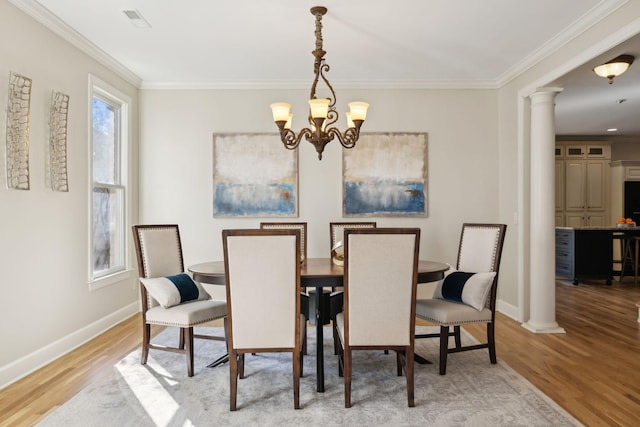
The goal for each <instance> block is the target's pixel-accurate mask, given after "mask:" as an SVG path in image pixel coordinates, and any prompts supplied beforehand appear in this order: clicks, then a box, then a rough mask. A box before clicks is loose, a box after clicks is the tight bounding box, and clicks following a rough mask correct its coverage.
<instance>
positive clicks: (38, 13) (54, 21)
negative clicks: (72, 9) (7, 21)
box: [9, 0, 142, 88]
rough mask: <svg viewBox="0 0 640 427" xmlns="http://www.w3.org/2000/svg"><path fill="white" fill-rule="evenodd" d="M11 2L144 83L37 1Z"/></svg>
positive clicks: (129, 79)
mask: <svg viewBox="0 0 640 427" xmlns="http://www.w3.org/2000/svg"><path fill="white" fill-rule="evenodd" d="M9 3H12V4H13V5H14V6H16V7H17V8H18V9H20V10H22V11H23V12H24V13H26V14H27V15H29V16H30V17H32V18H33V19H35V20H36V21H38V22H39V23H41V24H42V25H44V26H45V27H46V28H48V29H49V30H51V31H53V32H54V33H55V34H57V35H58V36H60V37H62V38H63V39H64V40H66V41H67V42H69V43H71V44H72V45H73V46H75V47H76V48H78V49H80V50H81V51H82V52H84V53H86V54H87V55H89V56H90V57H91V58H93V59H95V60H96V61H98V62H99V63H101V64H102V65H104V66H105V67H107V68H109V69H110V70H111V71H113V72H114V73H116V74H117V75H118V76H120V77H122V78H123V79H124V80H126V81H127V82H129V83H131V84H132V85H134V86H135V87H137V88H139V87H140V85H141V84H142V79H141V78H140V77H139V76H137V75H136V74H135V73H133V72H132V71H131V70H129V69H128V68H126V67H125V66H124V65H122V64H121V63H119V62H118V61H116V60H115V59H114V58H113V57H112V56H110V55H108V54H107V53H105V52H104V51H103V50H102V49H100V48H99V47H98V46H96V45H95V44H93V43H91V42H90V41H89V40H87V39H86V38H85V37H84V36H83V35H82V34H80V33H79V32H77V31H76V30H74V29H73V28H71V27H69V26H68V25H67V24H65V23H64V22H62V20H60V18H58V17H57V16H55V15H54V14H53V13H51V12H50V11H49V9H47V8H45V7H43V6H42V5H41V4H40V3H38V2H37V1H35V0H9Z"/></svg>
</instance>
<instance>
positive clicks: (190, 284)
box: [140, 273, 211, 308]
mask: <svg viewBox="0 0 640 427" xmlns="http://www.w3.org/2000/svg"><path fill="white" fill-rule="evenodd" d="M140 281H141V282H142V284H143V285H144V287H145V288H146V289H147V292H149V294H150V295H151V297H152V298H153V299H155V300H156V301H158V303H159V304H160V306H161V307H162V308H169V307H173V306H176V305H179V304H183V303H185V302H189V301H198V300H208V299H211V296H210V295H209V294H208V293H207V291H206V290H205V289H204V288H203V287H202V285H200V284H199V283H196V282H194V281H193V280H192V279H191V277H189V275H188V274H186V273H180V274H175V275H173V276H166V277H154V278H144V277H141V278H140Z"/></svg>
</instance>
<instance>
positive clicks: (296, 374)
mask: <svg viewBox="0 0 640 427" xmlns="http://www.w3.org/2000/svg"><path fill="white" fill-rule="evenodd" d="M292 358H293V408H294V409H300V375H301V372H302V351H300V352H299V353H298V352H293V357H292Z"/></svg>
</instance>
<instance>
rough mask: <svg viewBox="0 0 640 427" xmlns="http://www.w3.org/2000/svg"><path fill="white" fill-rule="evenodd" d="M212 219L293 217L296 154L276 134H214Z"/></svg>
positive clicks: (296, 188)
mask: <svg viewBox="0 0 640 427" xmlns="http://www.w3.org/2000/svg"><path fill="white" fill-rule="evenodd" d="M213 216H215V217H297V216H298V151H297V150H287V149H285V148H284V147H283V145H282V142H280V137H279V135H278V134H215V135H214V137H213Z"/></svg>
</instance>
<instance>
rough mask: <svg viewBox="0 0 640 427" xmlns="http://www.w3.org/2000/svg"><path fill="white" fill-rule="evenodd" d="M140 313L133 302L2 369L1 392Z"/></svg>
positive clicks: (138, 306)
mask: <svg viewBox="0 0 640 427" xmlns="http://www.w3.org/2000/svg"><path fill="white" fill-rule="evenodd" d="M139 311H140V304H138V302H137V301H136V302H133V303H131V304H129V305H127V306H125V307H123V308H121V309H120V310H118V311H116V312H114V313H111V314H109V315H107V316H105V317H103V318H102V319H98V320H97V321H95V322H93V323H91V324H90V325H87V326H85V327H83V328H81V329H78V330H77V331H75V332H72V333H71V334H69V335H67V336H65V337H62V338H60V339H59V340H57V341H54V342H52V343H51V344H48V345H46V346H44V347H42V348H40V349H38V350H36V351H34V352H33V353H31V354H28V355H26V356H24V357H22V358H20V359H18V360H16V361H14V362H11V363H9V364H8V365H5V366H2V367H0V390H2V389H3V388H5V387H7V386H8V385H10V384H12V383H14V382H16V381H18V380H19V379H21V378H23V377H25V376H27V375H29V374H30V373H32V372H33V371H36V370H37V369H40V368H42V367H43V366H45V365H47V364H49V363H51V362H53V361H54V360H56V359H58V358H60V357H62V356H64V355H65V354H67V353H69V352H70V351H72V350H74V349H76V348H78V347H80V346H81V345H82V344H84V343H86V342H87V341H90V340H92V339H93V338H95V337H96V336H98V335H100V334H101V333H103V332H104V331H106V330H108V329H110V328H112V327H113V326H115V325H117V324H118V323H120V322H122V321H124V320H126V319H128V318H129V317H131V316H132V315H134V314H135V313H137V312H139Z"/></svg>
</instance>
